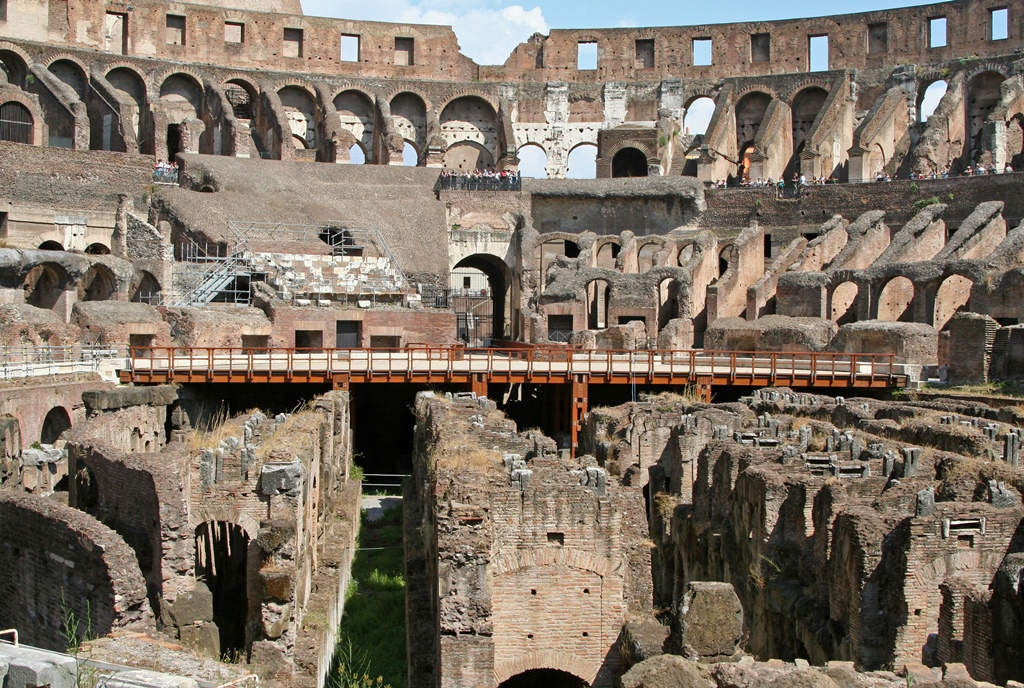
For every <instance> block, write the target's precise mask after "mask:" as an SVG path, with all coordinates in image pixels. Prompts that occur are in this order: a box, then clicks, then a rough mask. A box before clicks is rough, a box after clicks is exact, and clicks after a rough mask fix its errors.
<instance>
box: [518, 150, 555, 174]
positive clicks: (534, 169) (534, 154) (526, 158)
mask: <svg viewBox="0 0 1024 688" xmlns="http://www.w3.org/2000/svg"><path fill="white" fill-rule="evenodd" d="M517 155H518V156H519V174H520V175H522V176H524V177H532V178H534V179H547V178H548V154H547V153H546V152H544V149H543V148H541V147H540V146H538V145H537V144H535V143H528V144H526V145H525V146H523V147H522V148H520V149H519V151H518V153H517Z"/></svg>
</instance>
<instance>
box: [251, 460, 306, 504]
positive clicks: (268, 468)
mask: <svg viewBox="0 0 1024 688" xmlns="http://www.w3.org/2000/svg"><path fill="white" fill-rule="evenodd" d="M304 475H305V470H304V469H303V468H302V464H301V463H299V462H298V461H292V462H289V463H265V464H263V470H262V472H261V473H260V491H261V492H262V493H263V494H265V495H267V496H268V497H272V496H274V495H281V494H289V495H297V494H298V493H299V491H300V490H301V489H302V479H303V477H304Z"/></svg>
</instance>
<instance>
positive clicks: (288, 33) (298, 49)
mask: <svg viewBox="0 0 1024 688" xmlns="http://www.w3.org/2000/svg"><path fill="white" fill-rule="evenodd" d="M282 54H283V55H284V56H285V57H302V29H285V30H284V48H283V50H282Z"/></svg>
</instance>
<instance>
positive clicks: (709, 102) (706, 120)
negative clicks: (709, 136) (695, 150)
mask: <svg viewBox="0 0 1024 688" xmlns="http://www.w3.org/2000/svg"><path fill="white" fill-rule="evenodd" d="M714 113H715V99H714V97H713V96H712V95H710V94H701V95H694V96H692V97H691V98H690V99H689V100H688V101H686V105H685V106H684V114H683V133H684V134H685V135H690V136H702V135H704V134H706V133H707V128H708V125H709V124H710V123H711V117H712V116H713V115H714ZM698 129H699V130H700V131H697V130H698Z"/></svg>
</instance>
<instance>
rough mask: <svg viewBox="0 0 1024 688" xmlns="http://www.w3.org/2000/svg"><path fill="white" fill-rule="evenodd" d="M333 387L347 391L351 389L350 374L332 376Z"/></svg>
mask: <svg viewBox="0 0 1024 688" xmlns="http://www.w3.org/2000/svg"><path fill="white" fill-rule="evenodd" d="M331 389H338V390H342V391H345V392H347V391H348V390H349V378H348V375H334V376H333V377H331Z"/></svg>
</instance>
